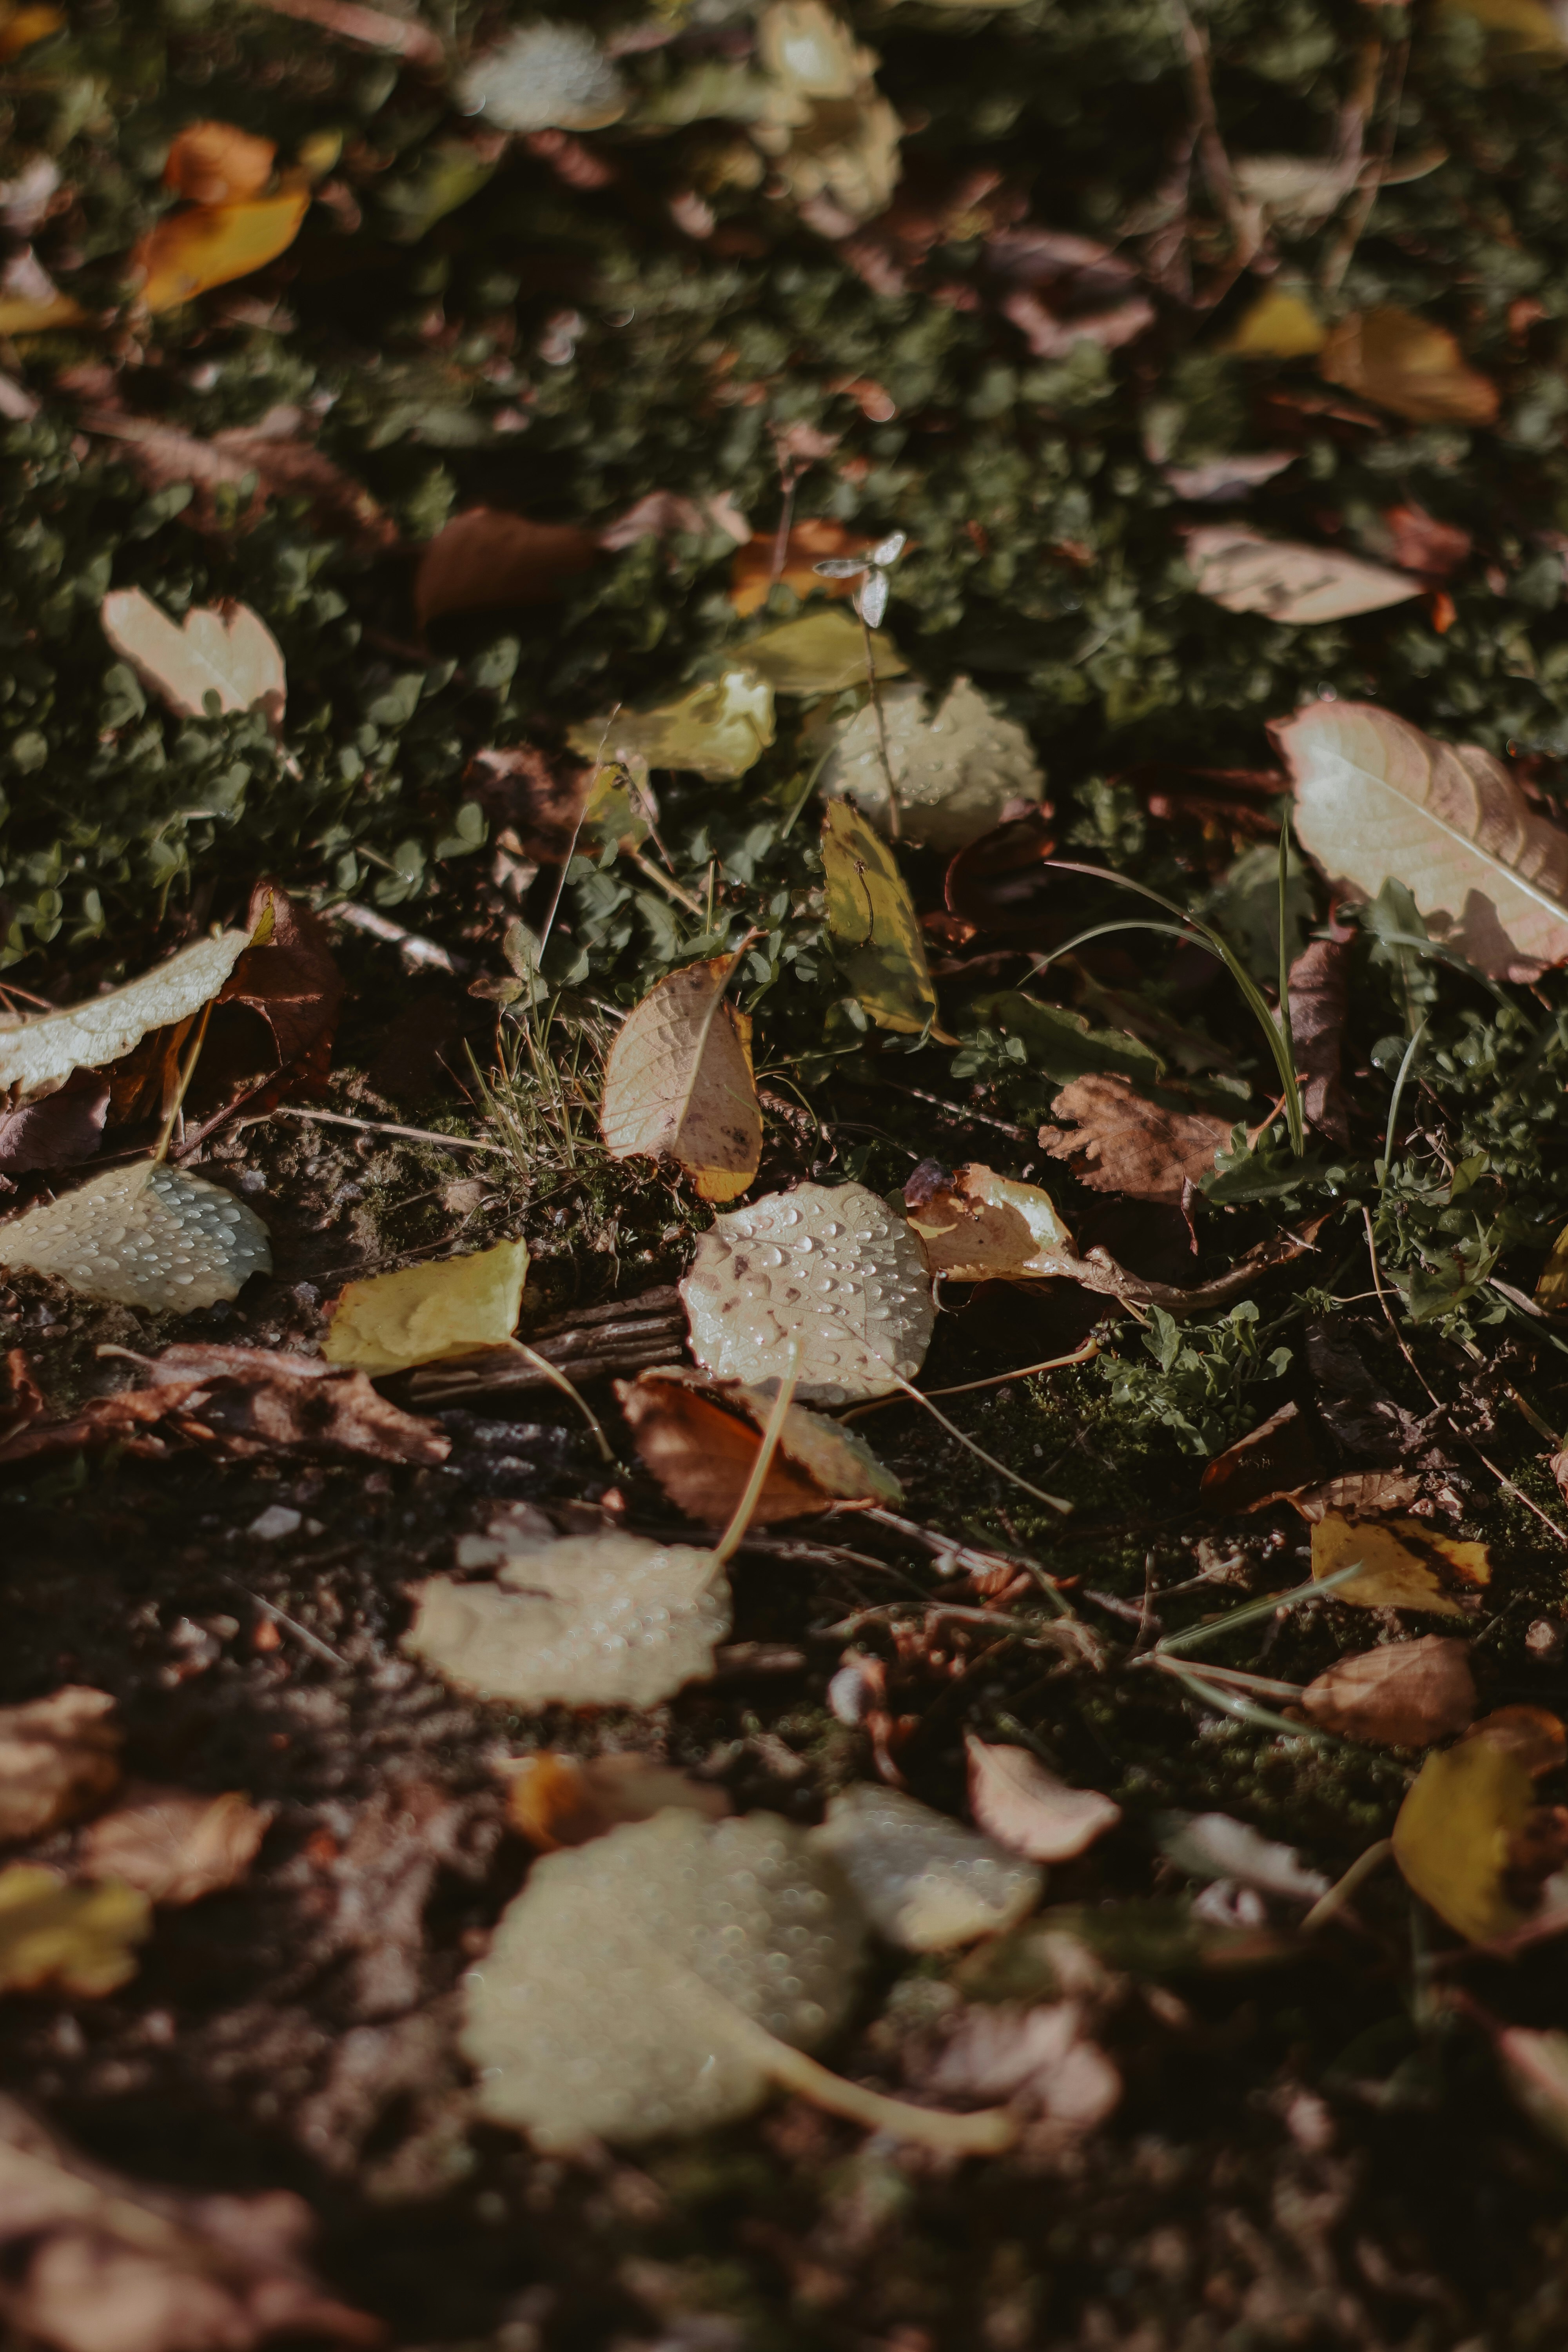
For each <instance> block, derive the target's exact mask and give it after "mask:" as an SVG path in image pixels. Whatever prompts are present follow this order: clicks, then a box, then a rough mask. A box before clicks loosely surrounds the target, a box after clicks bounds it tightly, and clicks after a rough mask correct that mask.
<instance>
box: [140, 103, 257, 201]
mask: <svg viewBox="0 0 1568 2352" xmlns="http://www.w3.org/2000/svg"><path fill="white" fill-rule="evenodd" d="M277 155H278V149H277V146H276V144H275V142H273V141H272V140H270V139H257V138H254V137H253V136H252V135H251V133H250V132H249V131H241V130H239V129H238V128H237V125H236V124H234V123H232V122H187V123H186V124H185V126H184V130H183V131H175V133H174V138H173V139H172V140H171V141H170V142H169V152H168V157H167V159H166V161H165V163H164V165H163V185H164V186H165V187H166V188H173V189H174V194H176V195H179V196H188V197H189V198H190V200H191V202H192V203H193V204H197V205H228V204H241V203H243V202H245V200H246V199H247V197H250V196H258V195H259V194H261V191H262V189H263V188H264V187H265V186H266V185H267V183H268V180H269V179H270V178H271V177H272V166H273V163H275V161H276V160H277Z"/></svg>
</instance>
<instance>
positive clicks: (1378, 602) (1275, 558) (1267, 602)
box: [1186, 522, 1422, 628]
mask: <svg viewBox="0 0 1568 2352" xmlns="http://www.w3.org/2000/svg"><path fill="white" fill-rule="evenodd" d="M1186 559H1187V569H1188V570H1189V571H1190V572H1191V573H1192V575H1193V579H1194V583H1195V584H1196V587H1197V590H1198V593H1199V594H1200V595H1202V596H1207V597H1209V598H1210V599H1211V600H1212V601H1213V602H1214V603H1215V604H1223V605H1224V606H1225V609H1226V612H1227V613H1262V614H1265V615H1266V616H1267V617H1268V619H1269V620H1271V621H1281V622H1285V623H1287V624H1289V625H1292V626H1297V627H1302V628H1305V627H1309V626H1311V625H1315V624H1317V623H1320V622H1322V621H1342V620H1346V619H1348V618H1349V617H1350V615H1351V614H1354V613H1376V612H1381V610H1382V609H1383V607H1384V605H1385V604H1405V602H1406V601H1407V600H1408V599H1409V598H1410V597H1412V596H1419V595H1420V594H1421V593H1422V586H1421V583H1420V581H1419V580H1412V579H1410V578H1408V577H1407V575H1406V574H1405V572H1390V571H1389V570H1388V569H1387V568H1386V567H1385V566H1384V565H1383V564H1381V563H1367V562H1363V559H1362V558H1361V557H1360V556H1359V555H1341V554H1339V553H1338V552H1337V551H1335V550H1334V549H1332V548H1327V547H1307V546H1304V545H1302V544H1301V543H1300V541H1296V540H1289V539H1266V538H1265V537H1264V535H1263V533H1262V532H1261V531H1260V530H1247V527H1246V526H1245V525H1244V524H1241V523H1228V522H1215V523H1205V524H1203V525H1202V526H1201V528H1200V529H1198V530H1191V531H1189V532H1188V533H1187V539H1186Z"/></svg>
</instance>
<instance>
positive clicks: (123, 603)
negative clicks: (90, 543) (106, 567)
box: [101, 588, 289, 735]
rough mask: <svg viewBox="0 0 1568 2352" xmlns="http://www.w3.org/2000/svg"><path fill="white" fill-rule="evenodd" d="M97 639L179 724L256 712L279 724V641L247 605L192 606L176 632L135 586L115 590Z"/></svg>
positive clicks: (282, 678) (284, 688)
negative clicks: (213, 701) (210, 701)
mask: <svg viewBox="0 0 1568 2352" xmlns="http://www.w3.org/2000/svg"><path fill="white" fill-rule="evenodd" d="M101 617H102V621H103V634H104V635H105V636H106V637H107V638H108V639H109V642H110V645H111V646H113V648H114V650H115V652H116V653H117V654H119V655H120V656H121V659H122V660H124V661H128V662H129V663H130V665H131V667H132V669H133V670H134V671H135V672H136V675H137V677H139V678H140V679H141V680H142V685H143V686H149V687H151V688H152V689H153V693H154V694H156V695H158V696H160V697H161V698H162V699H163V701H164V702H166V703H167V704H168V706H169V709H171V710H172V711H174V713H175V714H176V716H177V717H179V718H181V719H201V718H205V715H206V698H207V696H208V695H209V694H214V695H216V697H217V707H218V709H219V710H220V711H223V710H259V711H260V712H261V714H262V716H263V718H264V719H266V721H267V724H268V727H269V728H270V729H271V730H272V732H273V733H274V734H275V735H276V734H278V733H279V731H280V730H281V728H282V725H283V712H284V709H285V707H286V703H287V699H288V690H289V689H288V678H287V675H286V673H285V670H284V667H283V656H282V652H281V650H280V649H279V644H278V640H277V638H276V637H275V636H274V635H272V632H271V630H270V629H269V628H268V626H267V624H266V623H265V621H263V620H261V619H259V618H258V615H257V614H255V613H253V612H252V611H251V609H250V607H249V605H248V604H236V603H234V602H233V600H232V599H230V600H229V601H227V602H226V603H224V604H217V605H211V604H193V605H192V607H191V609H190V611H189V612H188V613H187V614H185V617H184V621H183V622H182V623H181V625H180V626H179V627H178V628H176V627H175V626H174V622H173V621H171V620H170V618H169V616H168V614H166V613H164V612H163V611H162V610H161V609H160V608H159V606H158V605H156V604H153V600H152V598H151V597H150V596H148V595H145V594H143V593H142V590H141V589H140V588H118V589H116V590H114V591H113V593H111V594H110V595H108V596H106V597H105V598H104V600H103V604H102V607H101Z"/></svg>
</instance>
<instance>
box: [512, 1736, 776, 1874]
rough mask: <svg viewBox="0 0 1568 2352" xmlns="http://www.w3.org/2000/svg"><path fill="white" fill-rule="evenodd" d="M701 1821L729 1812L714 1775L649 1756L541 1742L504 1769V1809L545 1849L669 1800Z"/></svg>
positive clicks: (582, 1838)
mask: <svg viewBox="0 0 1568 2352" xmlns="http://www.w3.org/2000/svg"><path fill="white" fill-rule="evenodd" d="M671 1805H674V1806H681V1807H684V1808H685V1810H686V1811H688V1812H691V1813H696V1814H698V1815H699V1816H700V1818H701V1819H702V1820H703V1821H707V1822H721V1821H723V1820H725V1819H726V1818H727V1816H728V1815H729V1814H730V1813H731V1811H732V1810H733V1808H732V1807H731V1803H730V1800H729V1797H728V1796H727V1795H726V1793H725V1791H724V1790H722V1789H721V1788H719V1787H717V1786H716V1785H715V1783H714V1782H713V1781H711V1780H693V1779H692V1777H691V1775H690V1774H689V1772H678V1771H677V1770H676V1769H675V1768H674V1766H673V1765H670V1764H658V1763H655V1762H654V1761H653V1759H651V1758H650V1757H647V1756H629V1755H628V1756H590V1757H587V1758H582V1757H577V1756H569V1755H566V1754H564V1753H563V1751H562V1750H560V1749H558V1748H542V1749H541V1750H540V1752H539V1753H538V1754H537V1755H534V1756H523V1757H521V1758H520V1759H518V1761H517V1763H516V1764H515V1765H513V1766H511V1767H510V1768H509V1769H508V1773H507V1792H506V1811H507V1819H508V1820H509V1821H510V1823H511V1825H512V1827H513V1829H515V1830H521V1832H522V1834H523V1836H524V1837H525V1838H526V1839H527V1840H528V1842H529V1843H530V1844H531V1845H534V1846H537V1847H538V1848H539V1850H540V1852H541V1853H556V1852H558V1851H559V1849H560V1848H561V1847H563V1846H569V1845H586V1844H587V1843H588V1841H589V1839H590V1838H596V1837H605V1835H607V1833H608V1832H610V1831H611V1830H613V1829H618V1828H619V1827H620V1825H621V1823H622V1822H649V1821H652V1819H653V1818H654V1815H655V1814H656V1813H661V1812H663V1811H665V1810H666V1809H667V1807H668V1806H671Z"/></svg>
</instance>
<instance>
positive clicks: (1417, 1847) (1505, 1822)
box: [1394, 1738, 1535, 1943]
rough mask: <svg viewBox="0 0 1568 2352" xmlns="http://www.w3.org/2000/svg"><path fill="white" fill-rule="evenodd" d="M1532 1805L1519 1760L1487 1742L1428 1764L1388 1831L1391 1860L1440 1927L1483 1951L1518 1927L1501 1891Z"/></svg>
mask: <svg viewBox="0 0 1568 2352" xmlns="http://www.w3.org/2000/svg"><path fill="white" fill-rule="evenodd" d="M1534 1805H1535V1783H1534V1781H1533V1780H1531V1775H1530V1771H1529V1769H1528V1767H1527V1766H1526V1764H1525V1763H1524V1762H1523V1760H1522V1759H1521V1757H1519V1756H1518V1755H1516V1754H1515V1753H1514V1752H1513V1751H1512V1750H1511V1749H1510V1748H1508V1747H1507V1746H1505V1745H1503V1744H1500V1743H1499V1742H1495V1741H1492V1740H1489V1739H1476V1738H1470V1739H1464V1740H1461V1741H1460V1743H1459V1745H1458V1747H1457V1748H1445V1749H1440V1750H1439V1751H1438V1753H1437V1754H1436V1755H1435V1756H1428V1758H1427V1759H1426V1763H1425V1764H1423V1766H1422V1767H1421V1769H1420V1771H1419V1773H1418V1774H1417V1775H1416V1778H1415V1786H1414V1787H1413V1788H1412V1789H1411V1790H1410V1792H1409V1794H1408V1796H1407V1797H1406V1798H1405V1802H1404V1804H1403V1805H1402V1806H1401V1807H1400V1809H1399V1816H1398V1819H1397V1820H1396V1821H1395V1822H1394V1860H1395V1862H1397V1863H1398V1864H1399V1867H1400V1869H1401V1870H1402V1871H1403V1873H1404V1874H1405V1881H1406V1883H1407V1885H1410V1886H1411V1887H1412V1888H1413V1889H1414V1891H1415V1893H1416V1894H1417V1895H1420V1897H1421V1899H1422V1901H1423V1902H1424V1903H1428V1904H1430V1905H1431V1906H1432V1908H1433V1910H1434V1911H1436V1914H1437V1916H1438V1917H1439V1918H1440V1919H1445V1920H1447V1924H1448V1926H1449V1927H1453V1928H1455V1929H1457V1931H1458V1934H1460V1935H1461V1936H1465V1937H1468V1938H1469V1940H1470V1941H1471V1942H1472V1943H1485V1942H1486V1941H1488V1940H1489V1938H1490V1937H1493V1936H1506V1935H1507V1934H1508V1933H1509V1931H1510V1928H1514V1927H1521V1926H1522V1924H1523V1922H1524V1919H1525V1917H1526V1916H1527V1915H1526V1912H1525V1910H1524V1908H1523V1907H1522V1906H1521V1905H1520V1904H1519V1903H1517V1902H1516V1901H1515V1900H1514V1898H1513V1896H1512V1895H1511V1894H1510V1890H1509V1885H1508V1879H1509V1874H1510V1866H1511V1863H1512V1858H1513V1851H1514V1847H1515V1845H1516V1843H1518V1842H1519V1840H1520V1839H1521V1837H1523V1835H1524V1833H1525V1831H1526V1827H1527V1825H1528V1823H1529V1821H1530V1816H1531V1811H1533V1809H1534Z"/></svg>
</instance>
